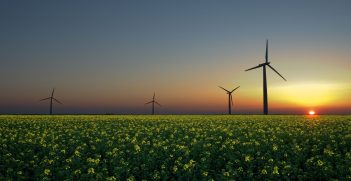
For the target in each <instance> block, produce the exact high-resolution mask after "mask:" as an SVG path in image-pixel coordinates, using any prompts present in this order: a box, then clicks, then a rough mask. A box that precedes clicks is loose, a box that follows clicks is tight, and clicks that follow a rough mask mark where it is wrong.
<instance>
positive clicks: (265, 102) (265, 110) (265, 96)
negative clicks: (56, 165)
mask: <svg viewBox="0 0 351 181" xmlns="http://www.w3.org/2000/svg"><path fill="white" fill-rule="evenodd" d="M265 58H266V60H265V62H264V63H261V64H259V65H257V66H256V67H252V68H249V69H247V70H245V71H249V70H252V69H257V68H260V67H262V68H263V114H265V115H267V114H268V94H267V78H266V66H268V67H269V68H271V69H272V70H273V71H274V72H275V73H277V74H278V75H279V76H280V77H281V78H283V79H284V80H285V81H286V79H285V78H284V77H283V76H282V75H281V74H280V73H279V72H278V71H277V70H275V69H274V68H273V67H272V66H271V65H270V63H271V62H268V40H266V56H265Z"/></svg>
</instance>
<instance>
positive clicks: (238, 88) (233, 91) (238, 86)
mask: <svg viewBox="0 0 351 181" xmlns="http://www.w3.org/2000/svg"><path fill="white" fill-rule="evenodd" d="M239 87H240V86H238V87H236V88H235V89H233V90H232V91H231V92H234V91H235V90H236V89H239Z"/></svg>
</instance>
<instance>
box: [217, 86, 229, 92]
mask: <svg viewBox="0 0 351 181" xmlns="http://www.w3.org/2000/svg"><path fill="white" fill-rule="evenodd" d="M218 87H219V88H221V89H223V90H225V91H227V92H229V91H228V90H227V89H225V88H223V87H221V86H218Z"/></svg>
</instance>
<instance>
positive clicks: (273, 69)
mask: <svg viewBox="0 0 351 181" xmlns="http://www.w3.org/2000/svg"><path fill="white" fill-rule="evenodd" d="M268 67H269V68H271V69H272V70H273V71H274V72H275V73H277V74H278V75H279V76H280V77H281V78H283V79H284V80H285V81H286V79H285V78H284V77H283V76H282V75H281V74H280V73H279V72H278V71H277V70H275V69H274V68H273V67H272V66H271V65H268Z"/></svg>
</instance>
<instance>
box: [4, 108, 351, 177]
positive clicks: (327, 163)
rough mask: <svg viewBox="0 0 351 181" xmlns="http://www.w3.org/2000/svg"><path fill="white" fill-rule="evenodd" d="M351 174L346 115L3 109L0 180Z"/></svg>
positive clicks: (349, 126) (349, 119)
mask: <svg viewBox="0 0 351 181" xmlns="http://www.w3.org/2000/svg"><path fill="white" fill-rule="evenodd" d="M263 179H269V180H287V179H290V180H298V179H299V180H319V179H321V180H332V179H337V180H350V179H351V116H212V115H211V116H207V115H206V116H204V115H197V116H196V115H194V116H193V115H192V116H187V115H182V116H171V115H162V116H113V115H111V116H107V115H106V116H105V115H103V116H6V115H3V116H0V180H263Z"/></svg>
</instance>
